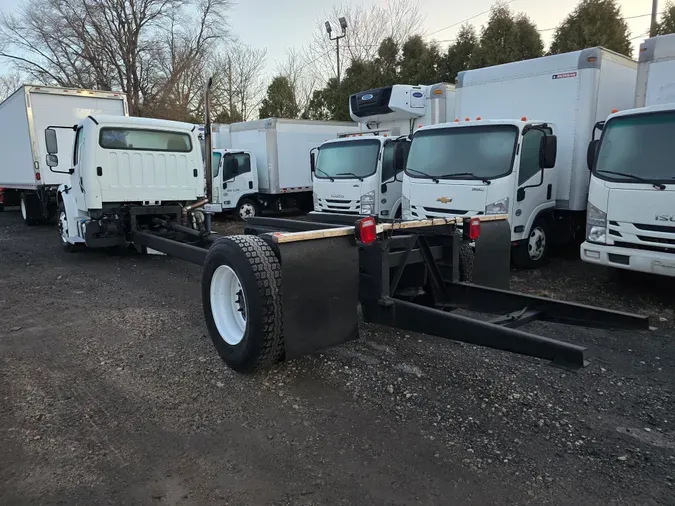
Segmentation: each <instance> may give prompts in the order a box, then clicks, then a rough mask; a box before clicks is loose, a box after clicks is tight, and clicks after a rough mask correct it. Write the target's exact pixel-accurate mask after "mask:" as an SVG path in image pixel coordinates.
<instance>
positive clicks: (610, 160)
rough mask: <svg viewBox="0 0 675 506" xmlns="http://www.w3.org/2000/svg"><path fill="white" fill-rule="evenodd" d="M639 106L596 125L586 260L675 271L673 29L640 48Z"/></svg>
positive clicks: (616, 268) (615, 269)
mask: <svg viewBox="0 0 675 506" xmlns="http://www.w3.org/2000/svg"><path fill="white" fill-rule="evenodd" d="M638 62H639V63H638V73H637V86H636V93H635V108H634V109H629V110H622V111H618V112H616V113H614V114H612V115H610V116H609V117H608V118H607V121H606V122H601V123H599V124H598V125H597V127H598V130H601V131H602V135H601V137H600V139H598V140H593V141H592V142H591V144H590V145H589V149H588V166H589V168H590V169H592V175H591V182H590V189H589V193H588V218H587V222H586V241H585V242H584V243H583V244H582V245H581V259H582V260H584V261H585V262H590V263H594V264H598V265H604V266H607V267H609V268H610V269H611V271H610V272H612V273H615V274H618V273H622V272H625V271H626V270H633V271H641V272H647V273H654V274H661V275H666V276H675V167H674V166H673V160H675V145H674V144H673V139H675V34H670V35H662V36H659V37H653V38H651V39H647V40H646V41H645V42H644V43H642V45H641V46H640V53H639V60H638Z"/></svg>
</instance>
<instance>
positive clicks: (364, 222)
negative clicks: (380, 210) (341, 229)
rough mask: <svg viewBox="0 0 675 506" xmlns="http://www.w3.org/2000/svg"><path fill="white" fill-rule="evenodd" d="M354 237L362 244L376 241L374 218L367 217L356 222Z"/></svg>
mask: <svg viewBox="0 0 675 506" xmlns="http://www.w3.org/2000/svg"><path fill="white" fill-rule="evenodd" d="M355 232H356V236H357V237H358V238H359V240H360V241H361V242H362V243H363V244H372V243H374V242H375V239H377V224H376V223H375V218H373V217H372V216H368V217H367V218H361V219H360V220H359V221H357V222H356V230H355Z"/></svg>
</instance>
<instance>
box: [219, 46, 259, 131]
mask: <svg viewBox="0 0 675 506" xmlns="http://www.w3.org/2000/svg"><path fill="white" fill-rule="evenodd" d="M266 60H267V50H266V49H255V48H252V47H251V46H248V45H246V44H243V43H241V42H239V41H233V42H231V43H230V44H229V45H228V46H227V48H226V50H225V51H222V52H220V53H218V54H216V55H214V57H213V58H212V60H211V63H210V67H209V68H210V72H211V74H212V75H213V78H214V82H213V88H212V97H213V104H212V107H213V109H214V116H215V117H216V118H217V119H218V121H219V122H223V123H232V122H235V121H247V120H249V119H251V118H253V117H256V116H257V113H258V108H259V107H260V102H261V101H262V99H263V97H264V95H265V89H266V85H265V81H264V77H263V73H264V70H265V68H264V67H265V62H266Z"/></svg>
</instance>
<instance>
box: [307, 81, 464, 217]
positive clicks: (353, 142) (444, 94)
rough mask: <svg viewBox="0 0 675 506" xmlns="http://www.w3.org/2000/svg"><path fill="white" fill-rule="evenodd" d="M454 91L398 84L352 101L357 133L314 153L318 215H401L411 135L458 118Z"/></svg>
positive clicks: (446, 87)
mask: <svg viewBox="0 0 675 506" xmlns="http://www.w3.org/2000/svg"><path fill="white" fill-rule="evenodd" d="M454 94H455V89H454V86H452V85H450V84H446V83H438V84H434V85H431V86H411V85H403V84H396V85H393V86H387V87H384V88H378V89H373V90H368V91H362V92H360V93H356V94H354V95H352V96H351V97H350V99H349V111H350V114H351V117H352V119H353V120H354V121H356V122H358V123H359V124H361V125H362V128H361V131H360V132H359V133H356V134H343V135H340V136H339V138H337V139H333V140H330V141H327V142H325V143H323V144H322V145H321V146H319V148H318V150H317V152H316V153H313V155H312V159H313V174H314V211H315V212H323V213H347V214H354V215H359V214H361V215H374V216H380V217H382V218H399V217H400V216H401V182H402V174H401V172H402V171H403V168H404V166H405V158H406V156H407V153H408V149H409V147H410V139H409V135H410V134H412V133H413V132H414V131H415V130H417V129H418V128H420V127H422V126H424V125H434V124H436V123H444V122H446V121H451V120H452V119H454Z"/></svg>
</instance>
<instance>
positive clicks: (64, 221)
mask: <svg viewBox="0 0 675 506" xmlns="http://www.w3.org/2000/svg"><path fill="white" fill-rule="evenodd" d="M58 214H59V215H58V222H57V227H58V230H59V237H60V239H61V245H62V246H63V249H64V250H65V251H67V252H68V253H73V252H74V251H77V249H78V248H77V245H76V244H73V243H71V242H69V241H68V237H69V236H70V234H69V233H68V217H67V216H66V206H65V205H63V202H61V203H60V204H59V213H58Z"/></svg>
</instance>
